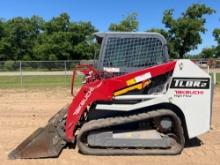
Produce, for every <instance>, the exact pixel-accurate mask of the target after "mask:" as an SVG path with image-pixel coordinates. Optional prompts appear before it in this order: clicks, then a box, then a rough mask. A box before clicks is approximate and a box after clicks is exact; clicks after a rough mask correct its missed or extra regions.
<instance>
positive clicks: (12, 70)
mask: <svg viewBox="0 0 220 165" xmlns="http://www.w3.org/2000/svg"><path fill="white" fill-rule="evenodd" d="M193 61H194V62H195V63H196V64H197V65H198V66H200V67H201V68H203V69H204V70H205V71H207V72H209V73H210V74H211V75H212V76H213V77H214V79H215V81H216V82H217V83H220V59H219V60H218V59H215V60H213V59H208V60H204V59H200V60H193ZM76 64H92V65H93V64H95V61H94V60H74V61H0V88H17V87H25V88H26V87H66V88H69V87H70V82H71V77H72V70H73V68H74V67H75V65H76ZM77 83H78V84H79V83H80V81H78V82H77Z"/></svg>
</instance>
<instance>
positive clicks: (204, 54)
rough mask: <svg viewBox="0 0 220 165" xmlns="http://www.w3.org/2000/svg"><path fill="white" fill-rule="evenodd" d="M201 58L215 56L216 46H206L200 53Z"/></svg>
mask: <svg viewBox="0 0 220 165" xmlns="http://www.w3.org/2000/svg"><path fill="white" fill-rule="evenodd" d="M200 57H201V58H215V48H214V47H212V48H204V49H203V50H202V52H201V53H200Z"/></svg>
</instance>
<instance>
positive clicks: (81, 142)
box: [77, 109, 185, 155]
mask: <svg viewBox="0 0 220 165" xmlns="http://www.w3.org/2000/svg"><path fill="white" fill-rule="evenodd" d="M161 116H170V117H171V118H172V119H173V121H174V127H175V134H176V136H177V139H176V143H174V145H173V146H172V147H171V148H169V149H159V148H158V149H149V148H148V149H143V148H92V147H89V146H88V144H87V142H86V139H87V135H88V133H89V132H90V131H93V130H97V129H102V128H107V127H112V126H117V125H121V124H127V123H131V122H138V121H143V120H148V119H150V118H155V117H161ZM184 144H185V139H184V132H183V128H182V126H181V120H180V119H179V117H178V116H177V115H176V114H175V113H174V112H172V111H170V110H167V109H159V110H154V111H149V112H145V113H140V114H136V115H130V116H125V117H124V116H123V117H112V118H105V119H98V120H92V121H90V122H88V123H86V124H84V125H83V126H82V128H81V129H80V131H79V134H78V136H77V145H78V148H79V151H80V152H81V153H83V154H86V155H176V154H180V153H181V151H182V150H183V148H184Z"/></svg>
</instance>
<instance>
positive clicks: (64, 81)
mask: <svg viewBox="0 0 220 165" xmlns="http://www.w3.org/2000/svg"><path fill="white" fill-rule="evenodd" d="M71 79H72V77H71V76H66V77H65V76H57V75H51V76H47V75H40V76H23V77H22V79H21V77H20V76H0V88H20V87H24V88H26V87H28V88H29V87H30V88H32V87H70V84H71ZM81 82H82V77H79V76H78V77H77V78H76V80H75V86H80V84H81ZM21 83H22V85H21Z"/></svg>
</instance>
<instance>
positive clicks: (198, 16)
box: [163, 4, 215, 58]
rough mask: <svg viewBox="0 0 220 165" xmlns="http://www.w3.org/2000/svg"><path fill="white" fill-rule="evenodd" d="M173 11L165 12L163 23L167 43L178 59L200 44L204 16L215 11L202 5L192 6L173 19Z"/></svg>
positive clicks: (203, 30) (203, 29)
mask: <svg viewBox="0 0 220 165" xmlns="http://www.w3.org/2000/svg"><path fill="white" fill-rule="evenodd" d="M173 12H174V10H172V9H171V10H166V11H165V12H164V16H163V23H164V24H165V27H166V29H167V32H168V37H167V39H168V42H169V43H170V44H171V45H172V47H173V50H175V51H174V53H177V54H176V55H177V56H178V58H183V57H184V55H185V54H186V53H187V52H189V51H191V50H193V49H196V48H197V46H198V44H200V43H201V42H202V39H201V36H200V33H205V31H206V29H205V27H204V25H205V22H206V19H205V18H204V16H205V15H210V14H212V13H214V12H215V11H214V10H213V9H212V8H210V7H207V6H206V5H204V4H192V5H191V6H190V7H188V9H187V10H186V11H185V12H184V13H182V15H181V16H180V17H179V18H176V19H175V18H174V17H173Z"/></svg>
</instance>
